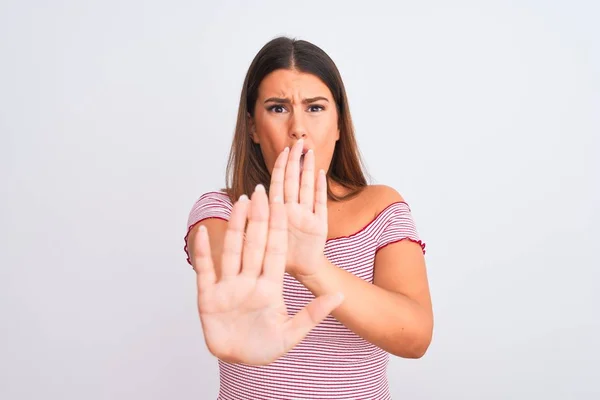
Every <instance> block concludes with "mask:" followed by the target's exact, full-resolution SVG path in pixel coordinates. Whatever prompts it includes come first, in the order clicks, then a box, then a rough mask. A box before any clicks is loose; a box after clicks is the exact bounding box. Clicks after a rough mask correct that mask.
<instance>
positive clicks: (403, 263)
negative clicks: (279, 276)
mask: <svg viewBox="0 0 600 400" xmlns="http://www.w3.org/2000/svg"><path fill="white" fill-rule="evenodd" d="M294 277H295V278H296V279H297V280H298V281H300V282H301V283H302V284H303V285H304V286H306V288H308V289H309V290H310V291H311V292H312V293H313V294H314V295H315V296H320V295H323V294H328V293H336V292H342V293H344V301H343V303H342V305H340V306H339V307H338V308H337V309H335V310H334V311H333V312H332V315H333V316H334V317H335V318H336V319H337V320H338V321H340V322H341V323H343V324H344V325H345V326H346V327H347V328H348V329H350V330H352V331H353V332H355V333H356V334H357V335H359V336H361V337H362V338H364V339H365V340H367V341H369V342H371V343H373V344H374V345H376V346H378V347H380V348H382V349H383V350H385V351H387V352H389V353H391V354H394V355H396V356H399V357H404V358H420V357H422V356H423V355H424V354H425V352H426V351H427V348H428V347H429V344H430V343H431V338H432V335H433V311H432V305H431V297H430V293H429V285H428V282H427V272H426V268H425V260H424V256H423V251H422V248H421V246H420V245H419V244H418V243H415V242H413V241H411V240H409V239H404V240H401V241H399V242H396V243H392V244H389V245H387V246H385V247H383V248H381V249H380V250H379V251H378V252H377V254H376V256H375V266H374V278H373V284H371V283H369V282H367V281H365V280H363V279H361V278H359V277H357V276H355V275H353V274H351V273H349V272H347V271H345V270H343V269H341V268H339V267H337V266H335V265H334V264H332V263H331V262H330V261H329V260H328V259H327V258H326V257H325V256H323V259H322V261H321V265H320V266H319V268H317V272H315V273H314V274H312V275H310V276H297V275H294Z"/></svg>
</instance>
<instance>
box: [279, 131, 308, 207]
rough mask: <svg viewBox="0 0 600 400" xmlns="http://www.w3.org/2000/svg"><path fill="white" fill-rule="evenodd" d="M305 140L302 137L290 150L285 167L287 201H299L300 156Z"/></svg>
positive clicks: (285, 195)
mask: <svg viewBox="0 0 600 400" xmlns="http://www.w3.org/2000/svg"><path fill="white" fill-rule="evenodd" d="M303 146H304V140H303V139H300V140H298V141H297V142H296V144H295V145H294V146H293V147H292V149H291V150H290V155H289V158H288V163H287V166H286V169H285V183H284V190H285V193H284V200H285V202H286V203H297V202H298V188H299V186H300V181H299V176H300V156H301V155H302V147H303Z"/></svg>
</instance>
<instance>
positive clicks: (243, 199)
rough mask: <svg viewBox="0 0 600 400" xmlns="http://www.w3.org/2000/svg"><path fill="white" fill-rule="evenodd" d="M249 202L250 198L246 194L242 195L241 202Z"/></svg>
mask: <svg viewBox="0 0 600 400" xmlns="http://www.w3.org/2000/svg"><path fill="white" fill-rule="evenodd" d="M247 200H248V196H246V195H245V194H243V195H241V196H240V198H239V201H247Z"/></svg>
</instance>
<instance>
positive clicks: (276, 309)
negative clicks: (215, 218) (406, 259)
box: [193, 185, 341, 365]
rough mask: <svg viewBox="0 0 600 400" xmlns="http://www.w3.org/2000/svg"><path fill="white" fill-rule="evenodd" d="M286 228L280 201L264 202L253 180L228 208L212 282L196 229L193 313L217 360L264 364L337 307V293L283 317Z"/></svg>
mask: <svg viewBox="0 0 600 400" xmlns="http://www.w3.org/2000/svg"><path fill="white" fill-rule="evenodd" d="M249 211H250V217H249V218H248V214H249ZM247 219H249V222H248V226H247V229H246V232H245V235H244V226H245V223H246V220H247ZM287 233H288V231H287V216H286V209H285V206H284V204H283V202H282V201H281V200H280V199H277V200H275V201H273V202H272V203H271V205H269V203H268V200H267V195H266V193H265V191H264V188H263V187H262V186H261V185H259V186H258V187H257V190H256V191H255V192H254V193H253V195H252V199H251V200H248V199H247V198H246V197H245V196H243V197H242V198H240V200H239V201H238V202H236V203H235V205H234V207H233V211H232V213H231V218H230V220H229V224H228V228H227V232H226V234H225V238H224V243H223V254H222V259H221V269H222V270H221V276H220V277H219V279H217V276H216V274H215V269H214V265H213V261H212V256H211V251H210V245H209V238H208V233H207V231H206V229H204V227H200V230H199V232H198V235H197V236H196V240H195V242H194V246H196V251H195V252H194V253H195V254H196V256H195V258H194V260H193V265H194V267H195V270H196V272H197V281H198V311H199V314H200V320H201V323H202V328H203V331H204V339H205V341H206V345H207V347H208V349H209V350H210V352H211V353H212V354H214V355H215V356H217V357H219V358H220V359H222V360H224V361H228V362H240V363H246V364H254V365H266V364H269V363H271V362H273V361H274V360H276V359H277V358H279V357H281V356H282V355H284V354H285V353H287V352H288V351H289V350H290V349H291V348H292V347H294V346H295V345H296V344H297V343H299V342H300V341H301V340H302V339H303V338H304V337H305V336H306V335H307V334H308V332H309V331H310V330H311V329H312V328H314V327H315V326H316V325H317V324H318V323H319V322H321V321H322V320H323V319H324V318H325V317H326V316H327V315H328V314H329V313H330V312H331V311H332V310H333V309H335V307H337V306H338V305H339V304H340V302H341V298H340V297H338V296H336V295H327V296H321V297H318V298H316V299H314V300H313V301H312V302H311V303H309V304H308V305H307V306H306V307H305V308H304V309H302V310H301V311H300V312H299V313H297V314H296V315H295V316H294V317H290V316H289V315H288V313H287V309H286V306H285V303H284V300H283V275H284V271H285V264H286V251H287V244H288V238H287Z"/></svg>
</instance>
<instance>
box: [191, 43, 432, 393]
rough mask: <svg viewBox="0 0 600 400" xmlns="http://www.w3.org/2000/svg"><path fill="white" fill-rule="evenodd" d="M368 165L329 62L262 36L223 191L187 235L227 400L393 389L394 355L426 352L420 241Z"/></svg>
mask: <svg viewBox="0 0 600 400" xmlns="http://www.w3.org/2000/svg"><path fill="white" fill-rule="evenodd" d="M361 165H362V164H361V162H360V157H359V151H358V149H357V145H356V140H355V136H354V131H353V126H352V120H351V117H350V111H349V107H348V100H347V98H346V92H345V89H344V85H343V82H342V79H341V77H340V74H339V72H338V70H337V67H336V66H335V64H334V62H333V61H332V60H331V59H330V58H329V56H328V55H327V54H326V53H325V52H323V51H322V50H321V49H320V48H318V47H317V46H315V45H313V44H311V43H309V42H306V41H300V40H292V39H288V38H283V37H282V38H277V39H274V40H272V41H270V42H269V43H267V44H266V45H265V46H264V47H263V48H262V49H261V50H260V51H259V53H258V54H257V55H256V57H255V59H254V60H253V62H252V64H251V65H250V68H249V70H248V73H247V75H246V79H245V81H244V85H243V89H242V94H241V99H240V104H239V112H238V118H237V125H236V129H235V135H234V138H233V144H232V147H231V153H230V157H229V164H228V168H227V185H226V189H223V190H221V191H214V192H208V193H204V194H203V195H202V196H200V198H199V199H198V200H197V202H196V203H195V204H194V206H193V208H192V210H191V212H190V216H189V220H188V233H187V235H186V237H185V242H186V245H185V247H184V250H185V251H186V253H187V255H188V262H189V263H190V264H191V265H192V266H193V267H194V269H195V271H196V273H197V278H198V308H199V313H200V319H201V322H202V328H203V332H204V338H205V341H206V344H207V347H208V349H209V350H210V351H211V353H212V354H213V355H215V356H216V357H217V358H218V359H219V371H220V383H221V385H220V392H219V398H220V399H337V400H339V399H388V398H390V394H389V388H388V381H387V376H386V368H387V363H388V359H389V354H390V353H391V354H393V355H396V356H399V357H405V358H419V357H421V356H423V354H424V353H425V352H426V350H427V348H428V346H429V344H430V342H431V337H432V332H433V312H432V305H431V299H430V294H429V285H428V281H427V273H426V266H425V260H424V254H425V244H424V243H423V242H422V241H421V240H420V238H419V236H418V233H417V229H416V227H415V224H414V221H413V218H412V216H411V211H410V208H409V206H408V204H407V203H406V202H405V201H404V200H403V198H402V197H401V195H400V194H399V193H398V192H397V191H396V190H394V189H393V188H390V187H388V186H384V185H368V184H367V181H366V179H365V176H364V173H363V169H362V166H361ZM247 195H250V196H251V198H248V197H247ZM405 239H406V240H405Z"/></svg>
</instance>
